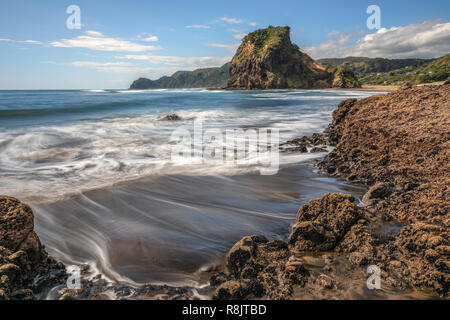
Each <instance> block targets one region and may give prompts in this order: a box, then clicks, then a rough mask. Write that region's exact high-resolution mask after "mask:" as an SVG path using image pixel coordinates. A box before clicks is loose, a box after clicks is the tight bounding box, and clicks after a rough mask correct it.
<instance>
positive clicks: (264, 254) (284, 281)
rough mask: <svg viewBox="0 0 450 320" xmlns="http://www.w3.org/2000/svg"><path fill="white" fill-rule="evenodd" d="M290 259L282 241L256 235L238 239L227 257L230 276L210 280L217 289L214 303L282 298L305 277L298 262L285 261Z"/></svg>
mask: <svg viewBox="0 0 450 320" xmlns="http://www.w3.org/2000/svg"><path fill="white" fill-rule="evenodd" d="M290 255H291V253H290V251H289V248H288V245H287V244H286V243H285V242H283V241H278V240H273V241H269V240H267V239H266V238H265V237H263V236H259V235H253V236H247V237H244V238H242V239H241V240H240V241H239V242H237V243H236V244H235V245H234V246H233V248H232V249H231V250H230V251H229V252H228V254H227V265H226V267H227V269H228V270H229V272H230V274H223V273H219V274H217V275H214V276H213V277H211V283H212V284H214V285H216V284H218V285H219V286H218V288H217V289H216V292H215V295H214V299H243V298H248V297H260V296H262V295H265V296H267V297H270V298H272V299H283V298H286V297H287V296H289V295H290V294H291V293H292V288H293V286H294V285H302V284H304V283H305V282H306V278H307V277H308V275H309V273H308V272H307V271H306V269H305V268H304V267H303V264H302V263H301V262H299V261H290V260H289V257H290Z"/></svg>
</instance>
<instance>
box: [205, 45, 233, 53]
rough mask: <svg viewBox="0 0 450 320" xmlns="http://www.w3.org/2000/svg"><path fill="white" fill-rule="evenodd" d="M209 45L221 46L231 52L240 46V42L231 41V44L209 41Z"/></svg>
mask: <svg viewBox="0 0 450 320" xmlns="http://www.w3.org/2000/svg"><path fill="white" fill-rule="evenodd" d="M206 45H207V46H208V47H214V48H221V49H225V50H228V51H231V52H234V51H236V49H237V48H238V47H239V43H230V44H226V43H207V44H206Z"/></svg>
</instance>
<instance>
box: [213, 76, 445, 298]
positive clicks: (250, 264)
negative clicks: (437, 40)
mask: <svg viewBox="0 0 450 320" xmlns="http://www.w3.org/2000/svg"><path fill="white" fill-rule="evenodd" d="M449 101H450V85H449V84H446V85H441V86H423V87H414V88H408V89H403V90H399V91H396V92H394V93H390V94H387V95H377V96H372V97H370V98H366V99H362V100H360V101H357V100H356V99H349V100H345V101H343V102H342V103H340V104H339V106H338V109H337V110H336V111H334V113H333V121H332V123H331V124H330V125H329V127H328V129H327V130H326V131H325V133H324V135H323V136H321V135H317V134H316V135H314V136H313V137H311V138H307V137H304V138H301V139H297V140H294V141H290V142H289V144H291V145H292V144H297V145H298V148H299V149H298V150H299V152H302V150H303V151H305V149H306V147H307V146H311V145H313V144H314V141H315V142H316V144H324V143H325V144H328V145H329V146H332V147H334V150H333V151H331V152H330V153H329V154H328V155H327V156H326V157H325V158H324V159H323V161H321V162H319V163H318V167H319V168H320V169H321V170H322V171H323V172H325V173H327V174H329V175H332V176H335V177H339V178H342V179H346V180H347V181H348V182H350V183H353V184H359V185H363V186H365V187H366V188H367V192H366V193H365V195H364V197H363V198H362V203H357V201H356V200H355V198H354V197H353V196H351V195H346V194H326V195H324V196H323V197H322V198H320V199H315V200H312V201H310V203H309V204H305V205H303V206H302V207H301V208H300V209H299V211H298V215H297V221H296V223H295V224H294V226H293V228H292V231H291V233H290V235H289V237H288V238H287V239H286V240H285V241H280V240H272V241H269V240H268V239H266V238H264V237H262V236H259V235H253V236H248V237H245V238H243V239H242V240H240V241H239V242H238V243H236V244H235V245H234V247H233V248H232V249H231V250H230V251H229V252H228V254H227V256H226V263H225V266H224V269H223V272H220V273H218V274H216V275H214V276H213V277H212V278H211V286H213V287H215V288H216V289H215V294H214V298H215V299H248V298H269V299H298V298H329V299H336V298H345V297H348V296H346V295H345V294H347V293H348V290H347V289H348V288H349V286H350V285H351V283H352V280H351V279H352V278H354V275H355V274H360V275H363V276H362V277H360V278H359V279H358V281H359V283H360V284H361V283H362V281H364V282H363V284H364V285H365V279H366V278H367V275H366V268H367V267H368V266H369V265H376V266H378V267H379V268H380V269H381V281H382V286H383V288H384V289H386V290H387V289H389V290H392V291H396V292H406V291H411V290H416V291H419V292H427V293H429V294H431V295H433V294H434V295H436V296H440V297H443V298H448V290H449V284H450V259H449V255H450V244H449V235H450V234H449V231H450V194H449V187H450V166H449V159H450V142H449V138H450V108H449ZM320 137H321V138H320ZM324 140H325V141H324ZM311 266H313V268H311ZM364 275H365V276H364ZM352 297H353V298H361V296H358V295H356V296H352Z"/></svg>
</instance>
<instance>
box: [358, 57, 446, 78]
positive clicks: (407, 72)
mask: <svg viewBox="0 0 450 320" xmlns="http://www.w3.org/2000/svg"><path fill="white" fill-rule="evenodd" d="M449 78H450V54H447V55H445V56H443V57H441V58H438V59H435V60H431V61H429V62H426V63H424V64H421V65H419V66H416V65H411V66H407V67H404V68H401V69H397V70H392V71H389V72H384V73H379V72H378V73H369V74H366V75H362V76H361V77H360V80H361V82H362V83H365V84H374V85H404V84H411V85H418V84H422V83H433V82H439V81H445V80H447V79H449Z"/></svg>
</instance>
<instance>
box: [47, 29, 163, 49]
mask: <svg viewBox="0 0 450 320" xmlns="http://www.w3.org/2000/svg"><path fill="white" fill-rule="evenodd" d="M50 44H51V45H52V46H53V47H60V48H86V49H90V50H99V51H118V52H121V51H122V52H144V51H152V50H160V49H162V47H160V46H149V45H143V44H139V43H135V42H131V41H128V40H123V39H120V38H107V37H105V36H104V35H103V34H102V33H100V32H97V31H86V32H85V35H83V36H78V37H76V38H73V39H61V40H59V41H53V42H51V43H50Z"/></svg>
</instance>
